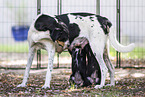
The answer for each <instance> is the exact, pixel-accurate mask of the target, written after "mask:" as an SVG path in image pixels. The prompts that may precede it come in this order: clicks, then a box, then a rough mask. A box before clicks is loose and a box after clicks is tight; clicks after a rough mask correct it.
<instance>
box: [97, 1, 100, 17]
mask: <svg viewBox="0 0 145 97" xmlns="http://www.w3.org/2000/svg"><path fill="white" fill-rule="evenodd" d="M96 14H97V15H100V0H96Z"/></svg>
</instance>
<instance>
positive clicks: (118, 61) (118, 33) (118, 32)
mask: <svg viewBox="0 0 145 97" xmlns="http://www.w3.org/2000/svg"><path fill="white" fill-rule="evenodd" d="M116 3H117V4H116V5H117V16H116V20H117V21H116V26H117V29H116V30H117V31H116V32H117V39H118V41H119V42H120V0H117V1H116ZM116 58H117V59H116V60H117V61H116V68H120V67H121V57H120V52H118V51H117V52H116Z"/></svg>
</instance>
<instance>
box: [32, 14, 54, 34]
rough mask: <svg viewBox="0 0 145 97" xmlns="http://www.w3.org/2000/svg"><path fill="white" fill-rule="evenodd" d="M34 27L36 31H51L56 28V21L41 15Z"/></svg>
mask: <svg viewBox="0 0 145 97" xmlns="http://www.w3.org/2000/svg"><path fill="white" fill-rule="evenodd" d="M34 27H35V28H36V30H38V31H47V30H49V31H53V30H54V29H55V27H56V21H55V19H54V18H53V17H50V16H48V15H44V14H42V15H41V16H39V18H38V19H37V20H36V22H35V24H34Z"/></svg>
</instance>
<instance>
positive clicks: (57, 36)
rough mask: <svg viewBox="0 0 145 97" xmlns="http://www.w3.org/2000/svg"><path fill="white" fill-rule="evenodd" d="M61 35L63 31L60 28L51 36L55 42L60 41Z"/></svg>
mask: <svg viewBox="0 0 145 97" xmlns="http://www.w3.org/2000/svg"><path fill="white" fill-rule="evenodd" d="M60 35H61V29H59V28H55V29H54V30H53V31H52V32H51V34H50V36H51V39H52V40H53V42H55V40H58V38H59V37H60Z"/></svg>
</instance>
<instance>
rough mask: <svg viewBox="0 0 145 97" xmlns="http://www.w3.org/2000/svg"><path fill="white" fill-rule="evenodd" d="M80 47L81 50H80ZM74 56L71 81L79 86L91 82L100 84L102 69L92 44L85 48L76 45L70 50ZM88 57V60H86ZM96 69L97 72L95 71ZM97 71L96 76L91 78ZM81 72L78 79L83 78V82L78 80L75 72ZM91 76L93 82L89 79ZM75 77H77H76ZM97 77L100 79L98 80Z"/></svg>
mask: <svg viewBox="0 0 145 97" xmlns="http://www.w3.org/2000/svg"><path fill="white" fill-rule="evenodd" d="M78 49H79V50H78ZM69 52H70V54H71V56H72V75H71V77H70V82H71V83H75V84H76V85H78V86H89V85H91V84H100V79H101V71H100V67H99V64H98V61H97V60H96V58H95V56H94V55H93V52H92V50H91V48H90V45H89V44H87V45H86V46H85V47H84V48H83V49H81V48H80V47H75V48H74V49H73V50H72V51H70V50H69ZM86 58H87V60H86ZM95 71H96V72H95ZM94 72H95V75H96V76H95V77H94V78H91V75H92V74H93V73H94ZM76 73H77V74H79V75H80V76H81V77H80V79H78V78H77V79H78V80H83V82H81V81H80V82H77V81H76V78H75V74H76ZM88 77H89V78H91V79H92V80H93V82H91V81H90V80H89V79H88ZM74 78H75V79H74ZM96 79H99V80H98V81H96Z"/></svg>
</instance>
